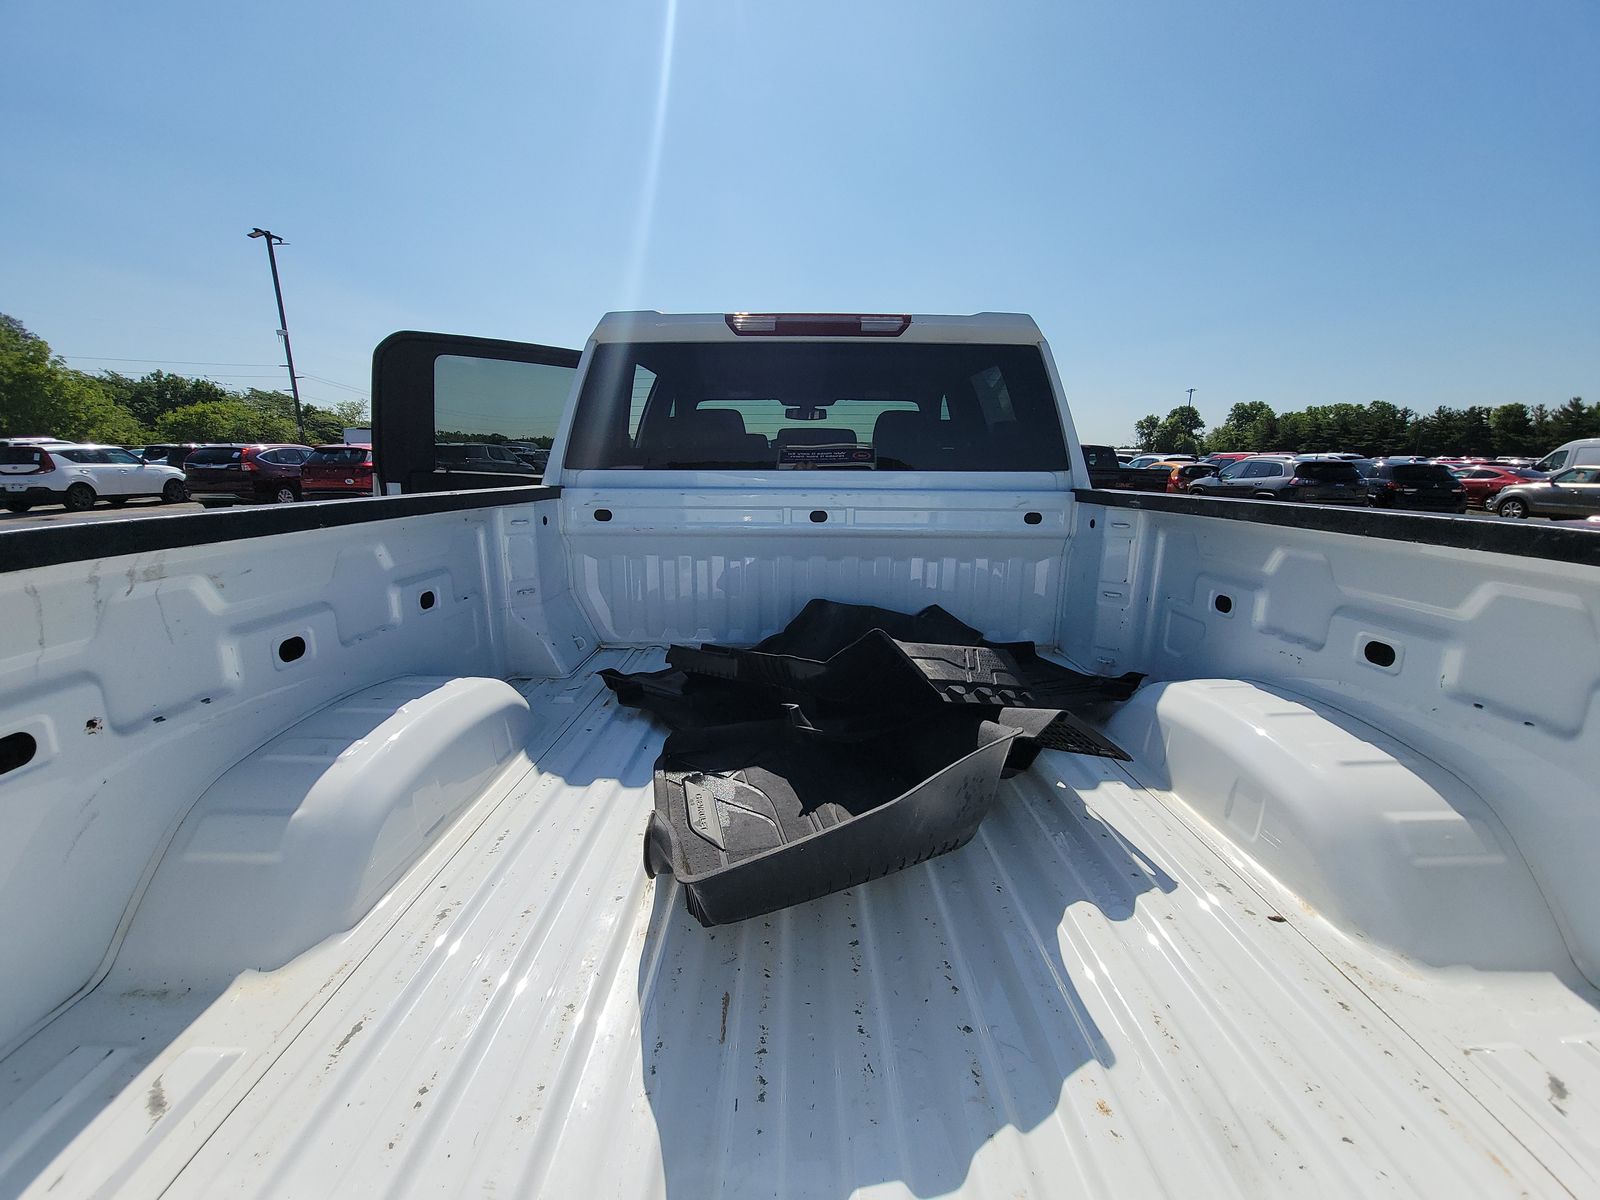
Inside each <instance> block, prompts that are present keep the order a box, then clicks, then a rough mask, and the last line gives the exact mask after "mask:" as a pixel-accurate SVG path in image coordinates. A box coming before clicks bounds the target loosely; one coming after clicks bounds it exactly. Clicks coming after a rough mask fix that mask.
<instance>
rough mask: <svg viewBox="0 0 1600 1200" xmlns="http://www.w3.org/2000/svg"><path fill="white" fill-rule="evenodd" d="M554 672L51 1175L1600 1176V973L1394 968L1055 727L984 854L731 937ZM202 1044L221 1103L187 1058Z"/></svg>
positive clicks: (653, 731) (1430, 1181)
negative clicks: (320, 931) (397, 879)
mask: <svg viewBox="0 0 1600 1200" xmlns="http://www.w3.org/2000/svg"><path fill="white" fill-rule="evenodd" d="M659 662H660V653H659V652H658V651H636V652H625V651H619V652H608V653H605V654H602V655H601V656H600V660H599V661H597V662H596V663H595V664H594V665H597V666H604V665H613V666H621V667H624V668H626V669H630V670H638V669H649V668H651V667H653V666H655V665H659ZM528 695H529V697H530V700H531V701H532V702H533V704H534V706H535V708H536V709H541V708H542V709H543V710H544V711H546V712H557V713H558V715H559V716H560V719H561V720H564V721H565V725H564V727H560V728H559V732H552V734H551V739H552V740H551V744H550V745H549V748H548V749H546V750H544V751H543V752H542V753H540V754H539V755H538V758H539V769H538V770H537V771H536V772H534V773H533V774H531V775H529V776H528V777H527V778H526V779H525V780H523V781H522V782H521V784H520V785H518V787H517V788H515V789H514V790H513V791H512V792H511V794H510V795H508V796H506V797H505V798H504V799H502V800H501V801H500V802H499V803H498V804H497V805H495V806H494V807H493V808H492V809H486V808H485V806H486V805H488V804H490V803H492V801H488V800H486V801H483V802H480V806H479V808H478V809H475V810H474V811H473V812H472V813H470V814H468V816H467V817H466V818H465V820H464V821H463V823H462V825H461V826H460V827H458V829H457V831H455V832H454V833H453V835H452V840H451V843H450V844H448V845H446V846H443V847H441V848H440V850H439V852H438V853H437V854H434V855H432V856H430V858H429V859H427V860H425V861H424V862H423V863H422V864H420V865H419V868H418V870H417V871H416V872H414V873H413V876H411V877H410V878H408V880H407V881H406V883H405V885H403V889H402V893H403V894H397V896H396V897H395V899H394V901H393V902H392V903H391V904H389V905H388V906H386V907H384V908H382V909H380V911H378V912H375V913H374V914H373V915H372V916H371V917H370V918H369V919H368V920H367V921H366V922H364V923H363V925H362V927H360V929H358V931H357V934H356V935H352V937H351V938H350V939H349V941H348V943H347V944H346V945H345V946H344V947H343V949H342V950H341V948H340V947H329V948H328V954H327V955H325V956H323V957H322V958H318V957H317V956H318V955H319V954H320V953H321V952H320V951H318V952H313V954H312V955H311V956H308V959H303V960H300V961H297V962H296V963H294V964H291V965H290V966H289V967H287V968H285V969H284V970H283V971H280V972H275V973H273V975H272V976H261V977H255V978H253V979H247V980H243V981H240V983H238V984H235V985H234V987H233V988H231V989H229V991H227V992H225V993H223V994H222V996H221V997H220V998H219V999H218V1000H217V1001H216V1002H215V1003H213V1004H212V1005H211V1006H210V1008H209V1009H208V1010H207V1011H206V1012H205V1013H204V1015H202V1016H200V1017H199V1018H198V1020H196V1021H195V1023H194V1024H192V1025H190V1026H189V1027H188V1029H187V1030H186V1031H185V1032H184V1033H183V1034H182V1035H181V1036H179V1037H178V1039H177V1041H176V1042H174V1043H173V1044H172V1045H170V1046H167V1047H166V1048H164V1049H162V1050H161V1051H160V1056H159V1057H158V1058H157V1060H156V1061H155V1062H152V1063H149V1065H148V1066H146V1067H144V1070H143V1073H142V1074H141V1075H140V1076H139V1077H138V1079H136V1080H135V1081H134V1082H133V1083H131V1084H130V1085H128V1086H127V1088H126V1089H125V1090H124V1091H122V1092H121V1094H120V1095H119V1096H118V1097H117V1099H116V1100H115V1101H113V1102H112V1103H110V1104H109V1105H108V1106H106V1107H105V1108H104V1109H103V1111H100V1112H98V1113H97V1114H95V1115H85V1116H83V1117H82V1118H81V1119H78V1118H74V1124H75V1125H81V1126H82V1129H81V1132H78V1133H77V1134H76V1136H75V1137H74V1138H73V1139H72V1141H71V1142H70V1144H68V1145H67V1146H66V1147H65V1148H63V1149H61V1150H60V1152H59V1154H57V1155H56V1156H55V1159H54V1161H53V1162H52V1163H51V1164H50V1166H49V1167H48V1169H44V1170H41V1171H40V1172H39V1173H38V1174H37V1175H36V1176H35V1175H32V1174H31V1172H30V1178H31V1180H32V1182H31V1187H30V1191H36V1192H38V1193H39V1194H41V1195H43V1194H46V1193H47V1192H48V1194H49V1195H51V1196H53V1197H54V1196H61V1195H80V1194H85V1193H87V1192H89V1191H92V1190H93V1188H94V1187H95V1186H98V1184H97V1183H95V1182H94V1181H95V1180H100V1181H102V1182H103V1181H104V1179H105V1178H106V1175H105V1172H106V1163H105V1161H104V1160H103V1155H105V1154H107V1153H116V1154H122V1155H125V1156H126V1159H125V1164H124V1167H123V1168H122V1169H120V1170H117V1171H114V1172H113V1174H112V1178H113V1179H114V1180H115V1181H116V1186H117V1187H118V1188H120V1189H121V1190H123V1191H124V1192H125V1193H126V1194H166V1195H171V1196H194V1197H208V1198H209V1197H217V1196H226V1195H238V1194H249V1195H253V1196H262V1197H286V1196H307V1197H310V1196H319V1197H320V1196H329V1195H349V1196H354V1195H362V1196H365V1195H395V1196H401V1195H404V1196H418V1197H423V1196H428V1197H432V1196H441V1195H494V1196H540V1195H548V1196H621V1197H635V1196H655V1195H663V1194H664V1195H667V1196H670V1197H676V1198H680V1200H702V1198H707V1197H716V1196H728V1197H735V1196H738V1197H744V1196H757V1195H770V1196H779V1197H801V1196H806V1197H810V1196H816V1197H830V1198H832V1197H840V1198H842V1197H845V1196H850V1195H853V1194H858V1193H861V1194H868V1195H872V1196H904V1195H913V1196H918V1197H929V1196H938V1195H945V1194H949V1193H958V1192H959V1193H961V1194H964V1195H972V1196H994V1197H1000V1196H1015V1195H1048V1196H1085V1195H1088V1196H1108V1195H1126V1196H1135V1195H1137V1196H1146V1195H1158V1194H1173V1195H1177V1194H1182V1195H1186V1196H1192V1195H1197V1194H1200V1195H1204V1194H1215V1195H1238V1194H1249V1195H1261V1196H1273V1197H1277V1196H1284V1195H1375V1194H1396V1195H1428V1196H1452V1197H1454V1196H1464V1195H1477V1194H1488V1195H1519V1194H1533V1195H1563V1194H1569V1193H1570V1194H1577V1195H1583V1194H1594V1193H1595V1192H1596V1190H1597V1186H1600V1185H1597V1175H1600V1151H1597V1141H1600V1133H1597V1131H1600V1100H1597V1098H1600V1059H1597V1057H1596V1046H1597V1045H1600V1043H1597V1042H1596V1040H1595V1038H1596V1033H1597V1030H1600V1019H1597V1015H1596V1009H1595V1008H1594V1007H1593V1005H1594V1002H1595V997H1594V996H1593V994H1592V993H1589V992H1577V991H1574V990H1570V989H1569V988H1567V987H1563V986H1562V985H1561V984H1559V983H1557V982H1556V981H1555V980H1553V979H1551V978H1550V977H1548V976H1540V975H1516V976H1508V975H1496V976H1489V975H1482V974H1472V975H1463V974H1456V975H1449V974H1444V973H1434V974H1430V975H1427V976H1423V975H1419V974H1416V973H1414V972H1411V971H1409V970H1408V969H1406V968H1404V967H1403V966H1400V965H1398V964H1391V963H1387V962H1386V961H1384V960H1381V959H1380V957H1379V956H1378V955H1376V954H1374V953H1372V952H1371V951H1368V950H1365V949H1363V948H1362V947H1360V946H1359V945H1356V944H1354V943H1352V942H1351V941H1349V940H1348V939H1345V938H1343V937H1342V936H1340V935H1339V934H1338V933H1337V932H1336V931H1334V930H1332V929H1331V928H1329V927H1328V926H1327V925H1326V924H1325V923H1324V922H1322V921H1321V920H1320V919H1319V918H1317V917H1316V916H1315V915H1314V914H1310V913H1307V912H1305V911H1303V910H1302V908H1300V907H1299V906H1297V905H1296V904H1294V902H1293V901H1292V899H1290V898H1288V897H1286V896H1284V895H1282V893H1281V892H1279V891H1278V890H1277V889H1276V888H1275V886H1274V885H1272V884H1271V883H1270V881H1267V880H1265V879H1263V878H1261V877H1259V876H1258V875H1256V874H1255V873H1254V872H1253V871H1252V870H1251V869H1250V868H1249V867H1248V865H1247V864H1244V863H1242V862H1238V861H1236V860H1235V858H1234V856H1233V855H1232V854H1231V853H1230V852H1229V851H1228V849H1227V847H1226V846H1225V844H1223V843H1221V842H1220V841H1218V840H1216V839H1215V836H1214V835H1213V834H1210V833H1208V832H1207V831H1206V830H1205V829H1204V828H1202V827H1201V826H1199V824H1198V823H1197V822H1196V821H1195V820H1194V819H1193V818H1192V817H1189V816H1186V815H1185V814H1184V811H1183V810H1182V808H1181V806H1177V805H1175V804H1174V803H1173V802H1172V801H1171V799H1170V798H1168V797H1161V796H1157V795H1153V794H1151V793H1149V792H1147V791H1144V790H1143V789H1140V788H1138V787H1136V786H1135V785H1133V784H1132V782H1131V779H1130V777H1129V776H1128V775H1126V774H1124V773H1123V772H1122V771H1121V770H1120V768H1119V767H1118V766H1117V765H1116V764H1114V763H1111V762H1108V761H1106V760H1102V759H1089V758H1078V757H1072V756H1067V755H1062V754H1058V753H1055V752H1045V753H1044V754H1043V755H1042V756H1041V758H1040V760H1039V762H1038V763H1037V764H1036V766H1035V767H1034V768H1033V769H1032V770H1031V771H1030V772H1029V773H1027V774H1025V775H1022V776H1019V777H1017V778H1015V779H1013V780H1011V781H1009V782H1007V783H1005V784H1003V785H1002V786H1003V795H1002V797H1001V801H1000V803H999V804H998V805H997V807H996V810H995V812H994V813H993V814H992V815H991V816H990V818H989V819H988V821H987V822H986V823H985V824H984V826H983V827H982V828H981V829H980V831H979V833H978V836H977V838H976V839H975V840H974V841H973V842H972V843H971V844H970V845H968V846H967V847H965V848H964V849H962V850H961V851H959V852H957V853H955V854H951V855H948V856H945V857H943V858H940V859H938V860H935V861H933V862H931V863H929V864H926V865H923V866H920V867H916V868H913V869H910V870H907V871H904V872H902V873H900V874H898V875H895V876H892V877H890V878H887V879H883V880H880V881H877V882H875V883H872V884H870V885H867V886H865V887H861V888H857V889H853V890H851V891H849V892H847V893H844V894H840V895H836V896H832V897H829V898H827V899H824V900H821V901H816V902H813V903H810V904H806V905H803V906H801V907H798V908H794V909H790V910H787V911H784V912H781V913H778V914H774V915H773V916H771V917H768V918H765V919H759V918H758V919H756V920H753V921H749V922H746V923H744V924H742V925H738V926H731V927H723V928H718V929H711V930H706V929H702V928H701V927H700V926H699V925H698V924H696V923H695V922H694V921H693V920H692V919H691V918H690V917H689V916H688V914H687V913H686V912H685V911H684V908H683V903H682V897H681V895H679V893H678V891H677V889H676V888H675V886H673V885H672V884H671V882H670V881H667V880H663V881H661V883H662V886H660V887H657V886H655V885H653V884H651V883H650V882H648V881H647V880H646V879H645V878H644V874H643V871H642V869H641V864H640V835H641V832H642V829H643V824H644V821H645V817H646V814H647V813H648V811H649V809H650V803H651V802H650V792H649V785H650V778H651V767H652V762H653V760H654V758H655V755H656V752H657V750H658V748H659V746H660V744H661V740H662V736H663V735H662V732H661V731H660V730H659V729H658V728H657V727H655V726H653V725H652V724H651V722H650V720H649V719H648V718H647V717H645V716H643V715H642V714H640V713H638V712H636V711H633V710H630V709H626V708H620V707H618V706H617V704H616V702H615V700H614V699H613V698H612V697H611V696H610V695H609V694H608V693H605V692H604V690H603V689H602V688H601V687H600V686H599V685H598V683H597V682H596V681H593V680H586V681H584V682H582V683H574V682H570V681H569V682H560V681H557V682H548V683H546V682H541V683H536V684H532V685H530V686H529V688H528ZM551 728H552V730H554V729H556V728H558V726H557V725H556V724H552V726H551ZM404 889H409V891H405V890H404ZM341 955H342V956H341ZM329 964H335V966H334V969H333V970H332V971H331V973H330V967H329ZM330 976H331V978H332V979H333V980H334V982H332V983H328V982H327V981H328V979H329V978H330ZM263 981H266V982H265V983H264V982H263ZM268 985H270V988H271V989H272V992H273V994H274V995H276V996H278V997H280V999H278V1000H277V1001H273V1000H272V998H271V997H270V996H266V995H264V994H263V991H262V989H263V987H266V986H268ZM319 986H320V987H321V990H320V991H318V990H317V989H318V987H319ZM297 989H298V990H297ZM302 993H303V995H302ZM290 996H300V997H301V998H300V999H297V1000H295V1001H294V1002H293V1009H292V1011H293V1012H294V1013H295V1014H296V1015H295V1017H294V1019H293V1021H292V1022H288V1023H287V1024H285V1025H284V1027H283V1030H282V1032H281V1033H276V1034H272V1035H271V1036H270V1037H269V1036H268V1035H267V1034H264V1033H263V1034H260V1035H259V1036H258V1037H256V1038H255V1039H254V1040H252V1037H251V1035H250V1033H249V1032H248V1031H249V1029H250V1028H252V1027H257V1028H265V1025H264V1024H260V1023H253V1022H252V1021H251V1020H249V1019H248V1017H249V1014H250V1013H251V1012H252V1011H254V1009H252V1007H251V1006H252V1005H255V1006H263V1005H269V1004H272V1003H277V1004H278V1005H280V1006H282V1005H284V1004H288V1003H289V1002H290V1001H289V1000H288V997H290ZM90 999H91V1000H93V999H94V997H91V998H90ZM85 1003H88V1001H85ZM122 1003H123V1004H124V1007H126V1006H127V1005H128V1004H130V1003H132V1004H137V1001H128V1000H124V1001H122ZM68 1015H69V1016H70V1015H71V1014H68ZM101 1019H102V1020H104V1019H105V1018H104V1017H102V1018H101ZM128 1019H129V1020H130V1021H131V1020H133V1019H134V1016H133V1015H132V1014H131V1013H130V1016H129V1018H128ZM185 1019H186V1020H187V1019H188V1018H187V1017H186V1018H185ZM58 1024H60V1023H59V1022H58ZM49 1034H50V1030H46V1032H45V1034H41V1035H40V1037H41V1038H44V1037H46V1036H47V1035H49ZM54 1036H55V1037H56V1038H57V1041H58V1045H57V1049H56V1051H54V1052H55V1053H64V1052H67V1051H69V1050H70V1049H71V1046H70V1045H68V1044H67V1043H74V1042H75V1043H76V1044H77V1045H78V1048H80V1049H81V1048H82V1043H83V1038H82V1037H81V1036H80V1035H76V1034H71V1033H70V1031H69V1032H68V1033H67V1034H65V1035H63V1034H61V1033H60V1032H59V1031H58V1033H57V1034H56V1035H54ZM63 1037H64V1038H65V1041H62V1040H61V1039H62V1038H63ZM230 1039H231V1041H230ZM233 1050H237V1051H238V1053H237V1054H236V1055H234V1056H233V1057H219V1056H225V1055H226V1054H227V1053H228V1052H230V1051H233ZM198 1052H204V1053H207V1054H210V1055H211V1056H212V1059H216V1061H219V1062H225V1063H226V1064H227V1065H226V1066H224V1067H219V1068H218V1069H217V1071H216V1072H214V1074H215V1078H214V1079H212V1080H211V1081H210V1082H204V1083H201V1082H196V1083H195V1084H193V1085H192V1087H193V1088H200V1089H201V1094H200V1095H199V1097H198V1098H197V1097H196V1096H193V1095H190V1094H189V1092H188V1091H185V1090H184V1089H182V1088H177V1087H175V1086H172V1085H163V1078H164V1076H163V1074H162V1072H166V1077H168V1078H177V1076H176V1075H174V1074H173V1071H174V1067H173V1066H172V1065H170V1064H173V1063H177V1062H180V1061H188V1062H190V1063H193V1062H195V1061H196V1060H195V1058H194V1055H195V1054H196V1053H198ZM185 1055H187V1056H188V1058H187V1059H185V1057H184V1056H185ZM212 1059H206V1060H205V1061H211V1060H212ZM194 1073H195V1072H193V1071H191V1074H194ZM200 1075H203V1072H202V1073H200ZM152 1077H154V1080H155V1083H156V1085H157V1086H158V1087H163V1088H164V1090H163V1092H162V1096H163V1099H162V1104H163V1105H164V1106H167V1107H164V1108H163V1109H162V1111H161V1112H157V1111H156V1110H155V1109H154V1108H153V1107H152V1106H151V1095H152V1093H151V1090H150V1084H151V1079H152ZM199 1077H200V1076H199V1075H197V1076H196V1078H197V1079H199ZM185 1078H186V1077H185ZM205 1091H213V1092H214V1093H215V1097H214V1098H222V1097H226V1102H225V1103H222V1102H217V1103H207V1102H204V1095H203V1093H204V1092H205ZM174 1093H176V1094H174ZM180 1102H181V1113H182V1116H181V1119H179V1120H175V1121H171V1122H167V1121H165V1120H164V1117H163V1114H164V1113H165V1112H166V1111H167V1108H175V1107H176V1106H178V1105H179V1103H180ZM130 1114H131V1115H130ZM152 1114H153V1115H152ZM6 1115H7V1114H0V1120H4V1119H6ZM13 1115H14V1114H13ZM22 1115H23V1116H26V1115H28V1114H26V1113H24V1114H22ZM135 1117H136V1118H137V1122H136V1124H134V1125H130V1124H129V1122H130V1121H133V1119H134V1118H135ZM119 1122H120V1124H119ZM125 1127H126V1128H130V1129H136V1130H137V1131H138V1136H136V1137H134V1138H133V1139H132V1140H131V1141H130V1140H129V1138H128V1137H127V1136H122V1137H121V1140H117V1138H115V1137H110V1136H108V1135H107V1131H108V1130H109V1131H111V1132H112V1133H114V1132H115V1131H116V1130H118V1129H123V1128H125ZM97 1155H99V1156H102V1157H101V1158H99V1159H98V1160H97V1158H96V1156H97ZM97 1161H98V1165H95V1164H96V1162H97ZM6 1178H9V1179H12V1180H14V1179H15V1177H14V1176H13V1177H6ZM21 1182H24V1183H26V1182H27V1180H23V1181H21ZM52 1187H55V1190H50V1189H51V1188H52Z"/></svg>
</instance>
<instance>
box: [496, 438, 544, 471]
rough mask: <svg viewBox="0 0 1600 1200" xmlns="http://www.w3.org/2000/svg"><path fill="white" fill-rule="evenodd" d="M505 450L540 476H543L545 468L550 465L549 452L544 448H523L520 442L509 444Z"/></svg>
mask: <svg viewBox="0 0 1600 1200" xmlns="http://www.w3.org/2000/svg"><path fill="white" fill-rule="evenodd" d="M506 449H508V450H510V451H511V453H513V454H515V455H516V456H517V457H518V458H520V459H521V460H522V461H523V462H525V463H527V464H528V466H530V467H532V468H533V469H534V470H535V471H536V472H538V473H539V474H540V475H543V474H544V469H545V467H547V466H548V465H549V464H550V451H549V449H547V448H546V447H544V446H525V445H523V444H522V443H521V442H511V443H510V444H509V445H507V447H506Z"/></svg>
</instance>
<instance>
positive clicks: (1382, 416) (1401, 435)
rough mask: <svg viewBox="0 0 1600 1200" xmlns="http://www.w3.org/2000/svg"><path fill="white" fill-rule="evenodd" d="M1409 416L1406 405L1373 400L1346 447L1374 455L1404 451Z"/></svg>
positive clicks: (1409, 420) (1410, 416)
mask: <svg viewBox="0 0 1600 1200" xmlns="http://www.w3.org/2000/svg"><path fill="white" fill-rule="evenodd" d="M1411 419H1412V412H1411V410H1410V409H1409V408H1399V407H1396V406H1395V405H1393V404H1390V403H1389V402H1388V401H1387V400H1374V401H1372V402H1371V403H1369V404H1368V405H1367V407H1366V408H1365V409H1364V410H1363V411H1362V414H1361V417H1360V419H1359V420H1358V421H1357V422H1356V436H1355V439H1354V443H1353V444H1352V445H1351V446H1350V447H1348V448H1349V449H1353V450H1359V451H1361V453H1363V454H1370V455H1372V456H1373V457H1378V456H1380V455H1385V454H1399V453H1401V452H1402V451H1404V450H1405V447H1406V433H1407V430H1408V428H1409V427H1410V425H1411Z"/></svg>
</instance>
